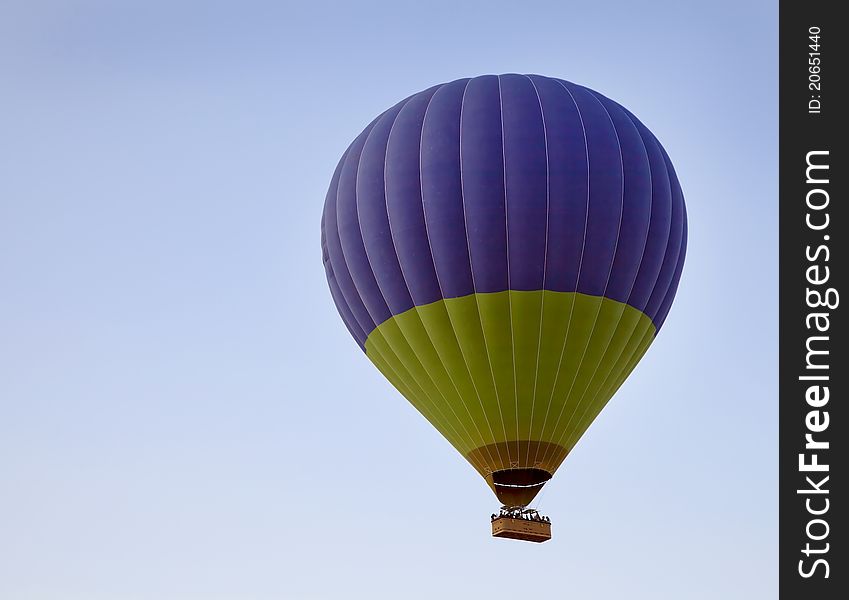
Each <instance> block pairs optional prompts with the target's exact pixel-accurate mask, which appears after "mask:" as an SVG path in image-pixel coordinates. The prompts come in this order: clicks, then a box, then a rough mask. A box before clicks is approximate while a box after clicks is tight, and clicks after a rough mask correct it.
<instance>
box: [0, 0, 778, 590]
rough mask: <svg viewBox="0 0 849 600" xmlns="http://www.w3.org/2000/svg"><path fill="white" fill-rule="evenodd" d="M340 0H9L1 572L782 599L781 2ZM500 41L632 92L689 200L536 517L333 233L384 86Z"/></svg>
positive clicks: (420, 80) (61, 583) (548, 67)
mask: <svg viewBox="0 0 849 600" xmlns="http://www.w3.org/2000/svg"><path fill="white" fill-rule="evenodd" d="M342 4H343V3H341V2H340V3H338V5H336V4H333V3H324V2H302V3H297V4H295V3H288V2H274V3H271V2H269V3H259V2H235V1H233V2H229V3H222V2H199V1H198V2H170V1H169V2H165V1H161V2H154V1H150V0H146V1H137V2H105V1H104V2H60V1H56V2H43V1H31V0H29V1H24V0H22V1H20V2H9V1H8V0H7V1H5V2H3V3H2V6H0V90H2V91H0V94H2V103H0V140H2V143H0V170H2V174H0V286H2V290H0V598H3V599H4V600H5V599H8V600H29V599H39V600H41V599H49V600H54V599H55V600H60V599H61V600H77V599H79V600H101V599H102V600H136V599H139V600H141V599H145V600H147V599H156V600H171V599H174V600H194V599H198V600H200V599H203V600H217V599H228V600H230V599H239V600H266V599H272V598H274V599H290V598H291V599H312V598H391V599H396V598H405V599H406V598H411V599H417V598H428V599H429V598H434V597H439V598H442V599H454V598H458V599H462V598H489V599H493V600H496V599H506V598H516V597H527V598H567V597H568V598H588V599H621V598H629V599H647V600H648V599H651V600H657V599H679V598H687V599H710V600H715V599H717V598H723V599H724V600H731V599H746V600H753V599H762V598H763V599H767V598H770V599H771V598H774V597H775V596H776V594H777V581H776V579H777V569H776V565H775V562H776V556H777V501H776V487H777V469H776V466H777V460H776V445H777V410H776V405H777V403H776V392H777V389H776V363H777V361H776V346H777V330H776V324H777V296H776V293H777V259H776V251H777V235H776V227H777V214H776V213H777V211H776V209H777V200H776V194H777V184H776V178H777V177H776V176H777V151H776V144H777V60H776V49H777V4H776V3H775V2H754V1H750V2H730V1H721V2H700V3H685V2H680V1H676V2H673V1H651V2H627V1H624V0H619V1H609V0H605V1H597V2H581V3H576V2H554V1H552V2H543V3H533V2H516V1H513V2H495V1H488V2H459V1H457V0H453V1H449V2H424V1H422V0H419V1H417V2H402V1H393V2H357V3H350V4H349V5H347V6H341V5H342ZM510 71H516V72H537V73H543V74H547V75H552V76H557V77H563V78H566V79H570V80H573V81H575V82H578V83H582V84H585V85H588V86H590V87H592V88H594V89H597V90H599V91H600V92H602V93H604V94H606V95H608V96H610V97H612V98H613V99H615V100H617V101H619V102H621V103H622V104H624V105H625V106H627V107H628V108H630V109H631V110H632V111H634V112H635V113H636V114H637V115H638V116H639V117H640V118H641V119H642V120H643V121H644V122H645V123H646V124H647V125H648V126H649V127H650V128H651V129H652V130H653V131H654V132H655V133H656V134H657V136H658V137H659V138H660V139H661V141H662V142H663V144H664V145H665V147H666V148H667V150H668V151H669V154H670V155H671V157H672V160H673V161H674V163H675V165H676V167H677V169H678V173H679V176H680V179H681V182H682V185H683V187H684V191H685V195H686V198H687V202H688V208H689V215H690V246H689V254H688V259H687V264H686V267H685V270H684V276H683V279H682V281H681V287H680V290H679V293H678V298H677V301H676V303H675V304H674V305H673V308H672V312H671V313H670V316H669V319H668V321H667V323H666V326H665V328H664V330H663V331H662V332H661V335H660V336H659V338H658V340H657V342H656V343H655V345H654V346H653V347H652V348H651V350H650V351H649V353H648V355H647V356H646V358H645V359H644V360H643V362H642V363H641V364H640V366H639V367H638V368H637V369H636V371H635V372H634V373H633V374H632V376H631V378H630V379H629V381H628V382H627V383H626V384H625V386H624V387H623V388H622V389H621V390H620V391H619V393H618V394H617V396H616V397H614V399H613V400H612V401H611V403H610V405H609V406H608V407H607V409H606V410H605V411H604V412H603V413H602V415H601V416H600V418H599V419H598V421H597V422H596V423H595V424H594V425H593V427H591V429H590V430H589V432H588V433H587V435H586V436H585V437H584V439H583V440H582V441H581V443H580V444H579V445H578V447H577V448H576V450H575V451H574V453H573V454H572V455H571V456H570V457H569V459H568V460H567V462H566V464H565V465H564V468H563V469H561V471H560V472H558V474H557V477H556V478H555V480H554V481H553V482H552V483H551V484H549V486H548V489H547V491H546V492H545V494H544V495H543V497H542V500H541V507H542V509H544V511H545V512H547V513H548V514H550V515H551V516H552V518H553V521H554V539H553V540H552V541H551V542H549V543H546V544H542V545H538V546H537V545H531V544H522V543H517V542H512V543H511V542H509V541H504V540H494V539H491V538H490V537H489V514H490V512H492V511H493V510H495V508H496V507H497V502H496V500H495V498H494V497H493V496H492V495H491V493H490V492H489V490H488V489H487V487H486V486H485V485H484V483H483V482H482V481H481V480H480V479H479V477H478V476H477V475H476V474H475V473H474V472H473V470H472V469H471V467H469V466H468V464H467V463H466V462H465V461H464V460H463V459H462V458H460V457H459V456H458V455H457V454H456V453H455V452H454V451H453V449H452V448H451V447H450V446H449V445H448V444H447V443H446V442H444V441H443V440H442V438H441V437H440V436H439V435H438V434H437V433H436V432H435V431H434V430H432V429H431V427H430V426H429V425H428V424H427V423H426V422H425V421H424V419H422V418H421V417H420V416H419V415H418V414H417V413H416V412H415V411H414V410H413V409H412V408H411V407H410V406H408V405H407V403H406V402H405V401H404V400H403V399H402V398H401V397H400V396H399V395H398V394H397V393H396V392H395V390H394V389H393V388H391V387H390V386H389V384H388V383H386V382H385V381H384V380H383V379H382V378H381V377H380V375H379V374H378V373H377V371H376V370H375V369H373V368H372V367H371V365H370V363H369V362H368V361H367V360H366V358H365V357H364V356H363V355H362V354H361V353H359V351H358V349H357V347H356V345H355V344H354V342H353V341H352V340H351V339H350V338H349V336H348V333H347V331H346V330H345V328H344V326H343V325H342V323H341V321H340V320H339V319H338V317H337V315H336V313H335V309H334V308H333V305H332V302H331V299H330V295H329V293H328V292H327V289H326V285H325V281H324V273H323V270H322V267H321V260H320V250H319V218H320V213H321V208H322V203H323V199H324V194H325V190H326V187H327V184H328V182H329V179H330V176H331V173H332V170H333V168H334V166H335V164H336V161H337V159H338V158H339V156H340V155H341V153H342V151H343V150H344V148H345V147H346V146H347V144H348V143H349V141H350V140H351V139H352V138H353V137H354V136H355V135H356V134H357V133H358V132H359V131H360V130H361V129H362V127H363V126H365V124H366V123H367V122H368V121H369V120H370V119H371V118H372V117H373V116H375V115H376V114H377V113H379V112H380V111H382V110H383V109H385V108H386V107H388V106H389V105H391V104H392V103H394V102H395V101H396V100H398V99H400V98H401V97H404V96H406V95H408V94H410V93H412V92H415V91H418V90H420V89H423V88H425V87H427V86H430V85H431V84H434V83H438V82H441V81H447V80H451V79H454V78H457V77H462V76H469V75H476V74H481V73H499V72H510ZM324 465H329V469H324V468H320V467H322V466H324ZM435 486H440V487H442V488H444V489H447V490H452V497H451V502H450V504H445V503H444V502H443V503H439V504H437V503H436V499H435V498H433V497H430V496H429V495H428V490H431V489H433V488H434V487H435ZM432 513H436V514H437V515H438V516H429V515H430V514H432Z"/></svg>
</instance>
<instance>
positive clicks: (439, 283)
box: [419, 81, 503, 463]
mask: <svg viewBox="0 0 849 600" xmlns="http://www.w3.org/2000/svg"><path fill="white" fill-rule="evenodd" d="M468 85H469V82H468V81H467V82H466V84H465V86H464V87H463V95H464V96H465V93H466V88H467V87H468ZM433 96H436V92H434V95H433ZM433 96H431V97H430V100H428V103H427V106H426V107H425V113H424V116H423V117H422V133H421V136H420V137H419V193H420V196H421V199H422V218H423V219H424V225H425V238H426V239H427V246H428V249H429V251H430V259H431V261H432V262H433V272H434V275H435V276H436V284H437V286H439V295H440V296H441V297H442V299H443V301H447V298H446V297H445V292H444V291H443V287H442V281H440V279H439V269H438V268H437V266H436V258H435V257H434V255H433V245H432V244H431V241H430V230H429V229H428V225H427V208H426V207H425V202H424V181H423V178H422V147H423V145H424V140H423V137H424V124H425V122H427V113H428V111H429V110H430V105H431V102H432V101H433ZM461 113H462V106H461ZM461 130H462V126H461ZM457 162H458V165H460V168H461V174H460V177H461V184H460V193H461V196H462V160H461V158H460V151H459V146H458V156H457ZM463 227H464V228H465V218H464V221H463ZM467 250H468V245H467ZM469 260H470V263H471V258H470V259H469ZM469 273H470V274H471V264H470V267H469ZM472 287H473V288H474V280H473V282H472ZM473 291H474V289H473ZM476 302H477V300H476ZM445 314H446V315H447V317H448V322H449V323H450V324H451V333H452V334H454V341H455V342H457V349H458V350H459V352H460V356H461V357H462V358H463V363H464V364H465V365H466V371H467V372H468V373H469V381H471V382H472V387H473V388H474V390H475V395H476V396H477V398H478V403H479V404H480V407H481V411H482V412H483V416H484V419H485V420H486V425H487V428H488V429H489V434H490V435H491V436H492V443H493V445H494V447H495V450H496V453H497V454H498V462H499V463H502V462H503V459H502V458H501V451H500V450H498V446H497V445H496V442H497V438H496V437H495V432H494V431H493V429H492V424H491V423H490V422H489V414H488V413H487V410H486V407H485V406H484V404H483V399H482V398H481V395H480V391H479V390H478V386H477V383H476V382H475V377H474V375H473V374H472V368H471V366H470V365H469V361H468V359H467V358H466V353H465V352H464V350H463V345H462V344H461V343H460V340H459V338H458V337H457V330H456V329H455V328H454V319H453V318H452V317H451V311H450V310H448V306H447V302H446V304H445ZM481 335H483V331H481ZM484 448H485V449H486V452H487V455H488V456H489V459H490V461H491V462H493V463H494V462H495V461H494V460H493V456H492V454H491V453H490V451H489V448H488V444H485V445H484Z"/></svg>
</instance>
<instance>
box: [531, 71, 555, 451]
mask: <svg viewBox="0 0 849 600" xmlns="http://www.w3.org/2000/svg"><path fill="white" fill-rule="evenodd" d="M525 77H526V78H527V79H528V81H530V82H531V85H532V86H533V88H534V93H535V94H536V96H537V102H538V103H539V115H540V119H542V137H543V144H544V146H545V243H544V246H543V255H542V290H540V305H539V328H538V330H537V356H536V364H535V365H534V389H533V393H532V395H531V419H530V423H529V424H528V439H531V438H532V436H533V433H534V432H533V427H534V410H535V408H536V399H537V380H538V379H539V357H540V351H541V349H542V321H543V315H544V313H545V284H546V281H547V274H548V228H549V221H548V219H549V210H550V203H551V185H550V181H549V177H550V170H551V167H550V164H549V156H548V130H547V129H546V126H545V111H544V110H543V106H542V97H540V95H539V90H538V89H537V86H536V83H534V80H533V78H532V77H530V76H528V75H525ZM537 448H539V445H537ZM530 457H531V445H530V444H528V451H527V452H526V453H525V463H527V464H528V465H529V466H531V467H535V466H536V465H534V464H532V463H531V462H530V460H529V459H530Z"/></svg>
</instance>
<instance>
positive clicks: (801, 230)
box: [779, 0, 849, 600]
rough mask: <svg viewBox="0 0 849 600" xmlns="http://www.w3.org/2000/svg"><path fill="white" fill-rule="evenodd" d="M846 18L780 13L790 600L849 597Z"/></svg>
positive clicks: (783, 526) (784, 594)
mask: <svg viewBox="0 0 849 600" xmlns="http://www.w3.org/2000/svg"><path fill="white" fill-rule="evenodd" d="M840 6H841V3H838V2H823V1H820V2H817V1H813V2H811V1H807V2H804V1H801V0H794V1H788V0H783V1H781V2H780V7H779V10H780V15H779V17H780V26H779V63H780V64H779V128H780V129H779V140H780V146H779V189H780V192H779V210H780V218H779V223H780V225H779V227H780V231H779V234H780V235H779V240H780V241H779V261H780V271H779V273H780V275H779V318H780V334H779V378H780V381H779V390H780V392H779V413H780V414H779V525H780V531H779V584H780V597H781V598H787V599H788V600H791V599H792V600H795V599H802V598H804V599H811V600H819V599H824V600H825V599H832V598H847V597H849V596H847V593H849V591H847V590H849V585H847V584H848V583H849V553H847V549H846V546H847V544H849V537H847V535H846V512H847V506H846V503H847V502H849V495H847V493H846V492H845V490H847V489H849V475H847V473H846V470H845V468H844V466H845V456H846V454H847V453H849V449H847V447H849V428H847V426H846V421H847V419H849V411H847V410H846V405H847V403H849V389H847V385H846V381H847V377H849V356H847V352H846V346H847V337H849V332H847V327H846V322H847V319H846V312H847V310H849V289H847V288H846V286H845V281H846V270H847V268H849V265H847V260H846V237H847V236H849V226H847V218H849V217H847V211H846V204H847V202H849V197H847V195H846V179H847V178H849V166H847V163H846V149H845V148H846V140H845V137H846V135H847V132H846V125H845V120H844V118H843V115H844V114H845V112H846V111H847V110H849V104H847V97H846V92H845V90H846V87H847V84H846V81H845V78H846V71H847V67H849V63H848V62H847V61H846V58H845V54H846V48H847V42H846V39H847V37H849V31H847V30H846V29H847V27H849V23H846V22H845V21H844V20H843V19H841V18H840V17H839V16H838V7H840ZM844 304H846V306H844ZM838 457H840V458H838Z"/></svg>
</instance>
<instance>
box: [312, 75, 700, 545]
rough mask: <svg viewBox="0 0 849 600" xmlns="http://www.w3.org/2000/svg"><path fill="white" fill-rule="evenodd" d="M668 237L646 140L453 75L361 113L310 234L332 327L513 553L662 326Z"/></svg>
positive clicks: (597, 119)
mask: <svg viewBox="0 0 849 600" xmlns="http://www.w3.org/2000/svg"><path fill="white" fill-rule="evenodd" d="M686 240H687V218H686V209H685V206H684V198H683V195H682V192H681V187H680V185H679V182H678V178H677V176H676V174H675V170H674V168H673V166H672V163H671V162H670V160H669V157H668V156H667V154H666V151H665V150H664V149H663V147H662V146H661V145H660V143H659V142H658V140H657V139H656V138H655V137H654V135H653V134H652V133H651V132H650V131H649V130H648V129H647V128H646V127H645V126H644V125H643V124H642V123H641V122H640V121H639V120H638V119H637V118H636V117H635V116H634V115H633V114H631V113H630V112H629V111H628V110H626V109H625V108H623V107H622V106H620V105H619V104H617V103H616V102H613V101H612V100H610V99H608V98H606V97H605V96H603V95H601V94H599V93H598V92H595V91H593V90H591V89H589V88H586V87H583V86H580V85H576V84H574V83H570V82H568V81H564V80H560V79H554V78H550V77H544V76H540V75H518V74H507V75H485V76H480V77H474V78H470V79H459V80H457V81H452V82H450V83H445V84H441V85H436V86H433V87H431V88H429V89H426V90H424V91H422V92H419V93H417V94H413V95H412V96H410V97H408V98H406V99H405V100H402V101H401V102H399V103H398V104H396V105H395V106H393V107H392V108H390V109H388V110H387V111H386V112H384V113H382V114H381V115H379V116H378V117H377V118H376V119H374V120H373V121H372V122H371V123H370V124H369V125H368V126H367V127H366V128H365V129H364V130H363V132H362V133H361V134H360V135H359V136H357V138H356V139H355V140H354V141H353V142H352V143H351V145H350V146H349V147H348V149H347V150H346V151H345V153H344V154H343V155H342V158H341V160H340V161H339V164H338V166H337V167H336V171H335V172H334V174H333V177H332V179H331V182H330V188H329V190H328V193H327V198H326V201H325V206H324V213H323V216H322V222H321V245H322V254H323V261H324V267H325V270H326V275H327V281H328V284H329V287H330V292H331V294H332V296H333V300H334V302H335V304H336V308H337V309H338V311H339V314H340V316H341V317H342V320H343V322H344V323H345V325H346V326H347V328H348V330H349V331H350V333H351V335H352V336H353V338H354V339H355V340H356V342H357V344H358V345H359V346H360V348H361V349H362V350H363V351H364V352H365V354H366V356H367V357H368V358H369V359H370V360H371V362H372V363H374V365H375V366H376V367H377V368H378V369H379V370H380V371H381V372H382V373H383V375H384V376H385V377H386V378H387V379H388V380H389V381H390V382H391V383H392V385H394V386H395V387H396V388H397V389H398V391H399V392H400V393H401V394H402V395H403V396H404V397H405V398H406V399H407V400H409V402H410V403H411V404H412V405H413V406H414V407H415V408H416V409H417V410H418V411H419V412H420V413H421V414H422V415H423V416H424V417H425V418H426V419H427V420H428V421H430V423H431V424H433V426H434V427H435V428H436V429H437V430H438V431H439V432H440V433H441V434H442V435H443V436H444V437H445V438H446V439H447V440H448V441H449V442H450V443H451V444H452V445H453V446H454V448H456V449H457V451H458V452H460V453H461V454H462V455H463V456H464V457H465V458H466V460H468V462H469V463H470V464H471V465H472V466H473V467H474V469H475V470H476V471H477V472H478V473H479V474H480V475H481V477H483V478H484V480H485V481H486V483H487V484H488V485H489V486H490V488H492V490H493V492H494V493H495V495H496V496H497V498H498V500H500V501H501V503H502V504H503V505H504V508H503V509H502V513H501V514H500V515H493V534H494V535H499V536H504V537H515V538H517V539H531V540H533V541H542V540H543V539H548V537H550V525H549V524H548V523H547V521H548V520H547V519H546V518H541V517H537V516H535V513H533V512H532V511H529V509H527V508H526V507H527V506H528V504H529V503H530V502H531V501H532V500H533V499H534V497H535V496H536V495H537V494H538V493H539V491H540V489H541V488H542V487H543V485H544V484H545V483H546V482H547V481H548V480H550V479H551V477H552V476H553V475H554V473H555V472H556V471H557V469H558V467H559V466H560V465H561V464H562V463H563V461H564V459H565V458H566V457H567V456H568V455H569V452H570V451H571V450H572V448H573V447H574V446H575V444H576V443H577V442H578V440H579V439H580V438H581V436H582V434H583V433H584V432H585V431H586V429H587V427H589V425H590V424H591V423H592V422H593V419H595V417H596V416H597V415H598V414H599V412H600V411H601V410H602V408H604V406H605V405H606V404H607V402H608V400H610V398H611V396H613V394H614V393H615V392H616V390H617V389H618V388H619V387H620V386H621V385H622V383H623V381H624V380H625V378H626V377H627V376H628V375H629V374H630V373H631V371H632V370H633V369H634V367H635V366H636V364H637V363H638V362H639V360H640V359H641V358H642V356H643V355H644V354H645V352H646V350H647V349H648V347H649V345H651V343H652V341H653V340H654V339H655V337H656V335H657V333H658V331H659V330H660V328H661V327H662V326H663V323H664V320H665V319H666V316H667V313H668V312H669V308H670V305H671V303H672V300H673V298H674V297H675V292H676V289H677V287H678V281H679V278H680V276H681V270H682V267H683V264H684V255H685V248H686ZM537 525H540V527H537ZM496 526H497V527H496ZM546 527H548V528H549V529H546ZM525 530H528V531H525ZM505 531H506V533H505Z"/></svg>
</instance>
